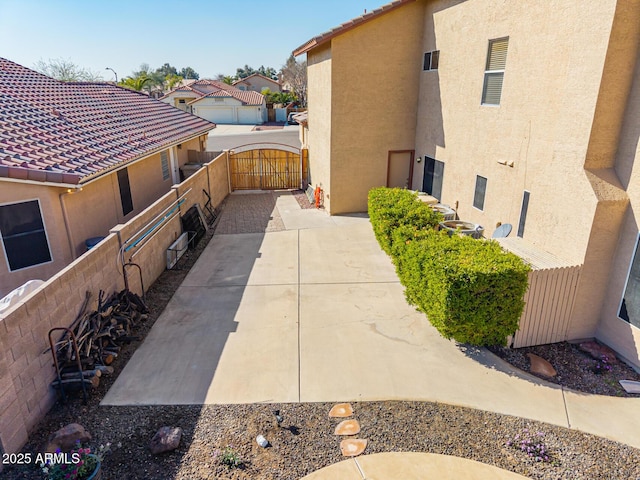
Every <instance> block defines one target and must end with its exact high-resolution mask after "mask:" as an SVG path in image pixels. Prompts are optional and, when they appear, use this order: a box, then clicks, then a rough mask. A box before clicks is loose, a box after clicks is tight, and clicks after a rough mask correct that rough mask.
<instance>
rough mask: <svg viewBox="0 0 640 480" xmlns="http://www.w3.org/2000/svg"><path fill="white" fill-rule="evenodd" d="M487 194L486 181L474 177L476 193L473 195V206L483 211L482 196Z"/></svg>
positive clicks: (479, 177)
mask: <svg viewBox="0 0 640 480" xmlns="http://www.w3.org/2000/svg"><path fill="white" fill-rule="evenodd" d="M485 193H487V179H486V178H484V177H481V176H480V175H476V191H475V193H474V195H473V206H474V207H476V208H477V209H478V210H484V195H485Z"/></svg>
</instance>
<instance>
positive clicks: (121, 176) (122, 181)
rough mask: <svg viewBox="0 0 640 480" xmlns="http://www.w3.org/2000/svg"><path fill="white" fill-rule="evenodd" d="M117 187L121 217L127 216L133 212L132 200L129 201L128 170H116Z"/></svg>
mask: <svg viewBox="0 0 640 480" xmlns="http://www.w3.org/2000/svg"><path fill="white" fill-rule="evenodd" d="M118 186H119V187H120V202H121V203H122V215H127V214H128V213H131V212H132V211H133V200H132V199H131V186H130V185H129V170H127V169H126V168H123V169H122V170H118Z"/></svg>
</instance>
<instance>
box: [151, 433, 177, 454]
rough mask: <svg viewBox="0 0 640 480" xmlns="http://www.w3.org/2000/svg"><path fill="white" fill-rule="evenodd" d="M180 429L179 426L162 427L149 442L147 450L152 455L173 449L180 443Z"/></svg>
mask: <svg viewBox="0 0 640 480" xmlns="http://www.w3.org/2000/svg"><path fill="white" fill-rule="evenodd" d="M181 438H182V429H181V428H180V427H162V428H160V430H158V431H157V432H156V434H155V435H154V436H153V438H152V439H151V442H150V443H149V450H151V453H153V454H154V455H158V454H160V453H164V452H170V451H171V450H175V449H176V448H178V445H180V439H181Z"/></svg>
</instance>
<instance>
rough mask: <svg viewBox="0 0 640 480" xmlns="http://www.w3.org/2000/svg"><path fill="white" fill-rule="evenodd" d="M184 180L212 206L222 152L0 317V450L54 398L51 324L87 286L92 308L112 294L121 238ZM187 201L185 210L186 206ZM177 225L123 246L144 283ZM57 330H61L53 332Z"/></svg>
mask: <svg viewBox="0 0 640 480" xmlns="http://www.w3.org/2000/svg"><path fill="white" fill-rule="evenodd" d="M187 182H188V183H187ZM189 188H192V190H191V192H190V193H189V194H188V199H189V200H188V202H186V203H185V204H184V207H186V208H188V207H187V205H188V206H189V207H190V206H191V205H192V204H193V203H195V201H198V202H201V204H202V205H204V202H203V201H202V197H203V196H204V195H203V194H202V189H207V191H209V192H210V193H209V194H210V195H211V197H212V204H213V206H214V207H217V206H218V205H220V203H221V202H222V201H223V200H224V199H225V197H226V196H227V195H228V194H229V187H228V179H227V157H226V153H223V154H221V155H220V156H219V157H217V158H216V159H215V160H213V161H212V162H210V163H208V164H206V168H203V169H201V170H200V171H198V172H197V173H196V175H194V176H193V177H190V178H189V179H187V181H185V184H181V185H178V186H176V187H175V188H174V189H173V190H172V191H171V192H169V193H168V194H167V195H165V196H164V197H162V198H161V199H159V200H158V201H157V202H155V203H154V204H153V205H151V206H150V207H149V208H147V209H146V210H144V211H143V212H141V213H140V214H139V215H138V216H136V217H135V218H133V219H131V220H130V221H129V222H127V223H126V224H124V225H118V226H116V227H115V228H114V229H113V231H112V233H111V234H110V235H109V236H108V237H107V238H105V240H103V241H102V242H100V243H99V244H98V245H97V246H95V247H94V248H93V249H91V250H89V251H88V252H86V253H85V254H84V255H82V256H81V257H79V258H78V259H77V260H76V261H74V262H73V263H71V264H70V265H68V266H67V267H66V268H65V269H64V270H62V271H60V272H58V273H57V274H56V275H55V276H53V277H52V278H51V279H49V280H48V281H47V282H45V283H44V284H43V285H42V286H41V287H40V288H39V289H38V290H36V291H35V292H33V293H31V294H30V295H28V296H27V297H25V298H24V299H22V301H21V302H20V303H19V304H17V305H15V306H14V307H13V308H12V309H11V310H9V311H8V312H6V313H5V314H3V316H2V317H0V447H1V450H3V451H4V452H6V453H15V452H17V451H19V450H20V449H21V448H22V446H23V445H24V444H25V443H26V441H27V438H28V435H29V433H30V432H31V430H32V429H33V428H34V427H35V426H36V425H37V424H38V422H39V421H40V420H41V419H42V418H43V417H44V415H46V413H47V412H48V411H49V409H50V408H51V407H52V406H53V404H54V402H55V399H56V394H55V391H54V390H53V389H52V388H51V387H50V384H51V382H52V381H53V380H54V378H55V370H54V368H53V359H52V356H51V352H49V351H47V348H48V347H49V343H48V338H47V334H48V332H49V330H50V329H51V328H53V327H59V326H69V325H70V324H71V323H72V322H73V320H74V319H75V317H76V316H77V314H78V312H79V310H80V307H81V306H82V303H83V302H84V299H85V292H87V291H89V292H91V294H92V297H91V302H90V304H89V306H88V308H89V309H95V308H96V307H97V300H98V292H99V291H100V290H103V291H105V292H106V293H107V295H110V294H112V293H113V292H117V291H120V290H122V289H123V288H124V277H123V276H122V273H121V270H120V268H119V265H121V263H120V259H119V255H120V250H121V247H122V245H123V242H125V241H126V240H127V239H129V238H131V237H133V236H135V235H136V234H137V232H139V231H143V232H145V231H148V229H149V228H151V227H152V226H153V225H155V223H157V221H158V220H159V219H158V215H160V218H162V216H163V215H164V213H163V212H164V211H165V210H166V209H167V208H168V207H171V206H172V205H175V204H176V203H177V202H176V201H177V198H178V196H179V195H180V194H181V193H180V192H185V191H187V190H188V189H189ZM189 202H192V203H189ZM184 207H183V209H182V211H183V212H184V211H186V208H184ZM180 228H181V227H180V220H179V217H177V216H176V217H175V218H173V219H171V220H169V221H168V222H166V224H165V225H163V226H161V228H158V229H157V230H156V234H155V236H154V237H153V238H149V239H148V240H147V242H146V243H144V242H141V247H140V248H136V249H131V250H130V251H129V252H127V254H125V259H129V258H131V259H132V260H133V261H135V262H136V263H137V264H139V265H140V266H141V267H142V272H143V279H144V285H145V289H148V288H149V286H150V285H151V284H152V283H153V282H154V281H155V280H156V279H157V278H158V277H159V276H160V274H161V273H162V272H163V271H164V269H165V267H166V249H167V247H168V246H169V245H170V244H171V243H172V242H173V241H174V240H175V238H177V236H178V235H179V232H180ZM149 237H151V236H149ZM129 272H130V274H129V280H130V283H129V287H130V289H131V290H132V291H134V292H136V293H138V294H141V293H142V290H141V287H140V281H139V276H138V273H137V271H136V270H135V268H130V269H129ZM54 338H58V334H56V335H54ZM1 468H2V466H1V465H0V471H1Z"/></svg>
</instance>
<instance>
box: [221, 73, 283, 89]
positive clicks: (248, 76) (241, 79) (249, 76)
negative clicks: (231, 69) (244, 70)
mask: <svg viewBox="0 0 640 480" xmlns="http://www.w3.org/2000/svg"><path fill="white" fill-rule="evenodd" d="M256 75H258V76H260V77H262V78H266V79H267V80H270V81H272V82H273V83H275V84H276V85H280V82H278V81H277V80H274V79H273V78H269V77H267V76H266V75H262V74H261V73H258V72H256V73H252V74H251V75H247V76H246V77H244V78H239V79H238V80H236V81H235V82H233V83H232V84H231V86H234V85H235V84H236V83H240V82H243V81H244V80H246V79H247V78H251V77H255V76H256Z"/></svg>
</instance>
